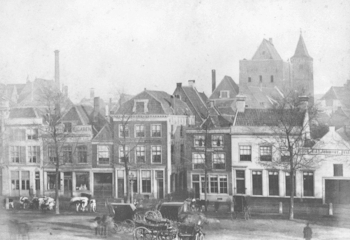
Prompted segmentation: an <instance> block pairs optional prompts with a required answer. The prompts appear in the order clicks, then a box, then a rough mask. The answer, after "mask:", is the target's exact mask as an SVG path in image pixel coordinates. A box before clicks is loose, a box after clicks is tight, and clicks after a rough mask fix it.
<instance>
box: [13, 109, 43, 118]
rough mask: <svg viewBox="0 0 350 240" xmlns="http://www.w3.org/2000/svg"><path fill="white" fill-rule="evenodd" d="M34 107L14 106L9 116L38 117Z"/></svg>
mask: <svg viewBox="0 0 350 240" xmlns="http://www.w3.org/2000/svg"><path fill="white" fill-rule="evenodd" d="M38 117H39V116H38V114H37V113H36V111H35V109H34V108H12V109H11V110H10V116H9V118H38Z"/></svg>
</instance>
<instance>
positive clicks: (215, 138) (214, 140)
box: [211, 135, 224, 148]
mask: <svg viewBox="0 0 350 240" xmlns="http://www.w3.org/2000/svg"><path fill="white" fill-rule="evenodd" d="M217 143H219V145H217ZM211 146H212V147H213V148H220V147H224V136H223V135H212V136H211Z"/></svg>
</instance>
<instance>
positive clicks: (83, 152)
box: [77, 145, 88, 164]
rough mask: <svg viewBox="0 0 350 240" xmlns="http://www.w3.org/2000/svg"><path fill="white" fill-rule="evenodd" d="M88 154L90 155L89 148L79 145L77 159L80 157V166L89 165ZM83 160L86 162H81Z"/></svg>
mask: <svg viewBox="0 0 350 240" xmlns="http://www.w3.org/2000/svg"><path fill="white" fill-rule="evenodd" d="M87 153H88V148H87V146H86V145H78V146H77V155H78V156H77V157H78V159H77V160H78V164H85V163H87ZM82 156H83V158H84V159H85V161H81V159H82Z"/></svg>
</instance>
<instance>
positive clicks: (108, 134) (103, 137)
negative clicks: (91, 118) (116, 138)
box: [93, 123, 113, 142]
mask: <svg viewBox="0 0 350 240" xmlns="http://www.w3.org/2000/svg"><path fill="white" fill-rule="evenodd" d="M93 141H98V142H113V136H112V130H111V127H110V126H109V124H108V123H107V124H105V125H104V126H103V127H102V128H101V129H100V131H98V133H97V134H96V136H95V137H94V138H93Z"/></svg>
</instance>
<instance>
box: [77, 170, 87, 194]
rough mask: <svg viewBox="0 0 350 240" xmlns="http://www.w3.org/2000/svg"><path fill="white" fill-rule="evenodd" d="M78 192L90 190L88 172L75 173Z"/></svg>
mask: <svg viewBox="0 0 350 240" xmlns="http://www.w3.org/2000/svg"><path fill="white" fill-rule="evenodd" d="M75 176H76V190H90V174H89V173H88V172H83V173H78V172H77V173H75Z"/></svg>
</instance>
